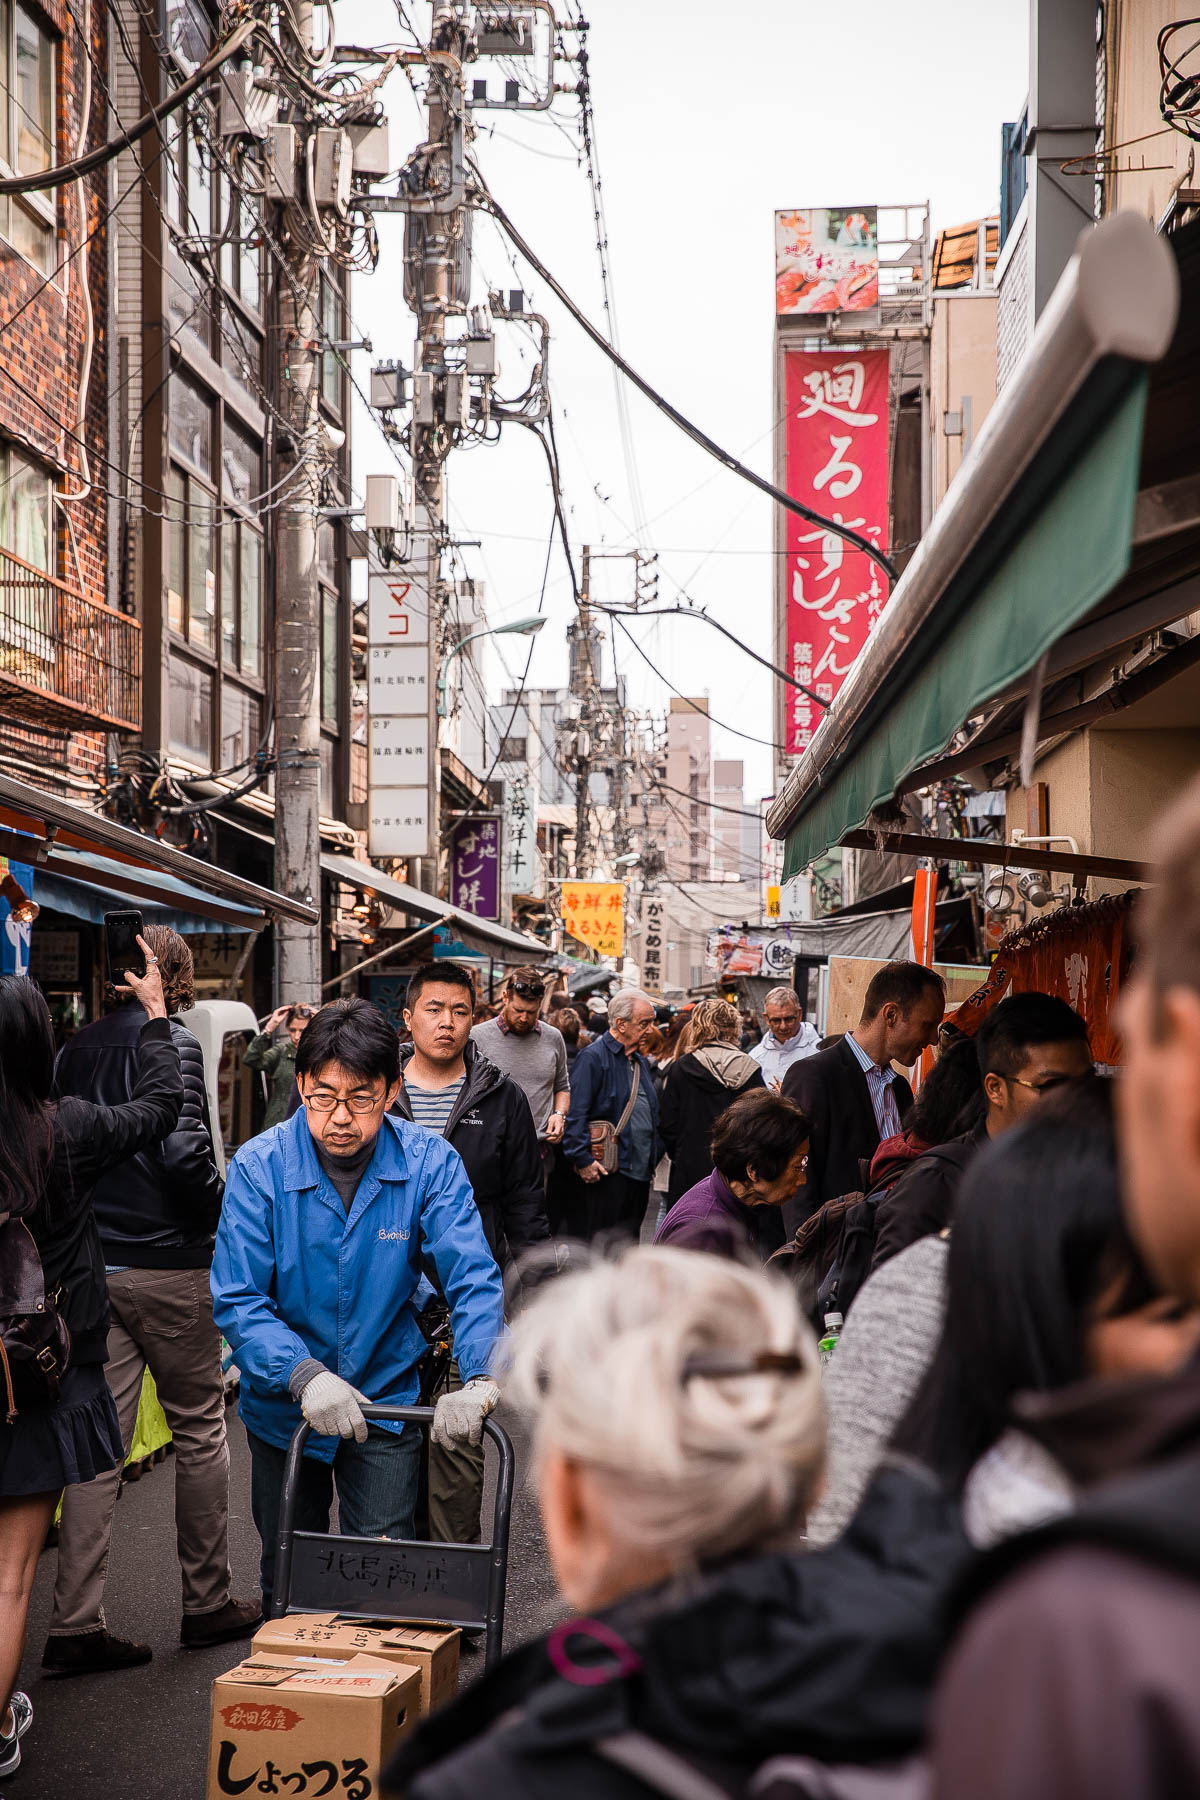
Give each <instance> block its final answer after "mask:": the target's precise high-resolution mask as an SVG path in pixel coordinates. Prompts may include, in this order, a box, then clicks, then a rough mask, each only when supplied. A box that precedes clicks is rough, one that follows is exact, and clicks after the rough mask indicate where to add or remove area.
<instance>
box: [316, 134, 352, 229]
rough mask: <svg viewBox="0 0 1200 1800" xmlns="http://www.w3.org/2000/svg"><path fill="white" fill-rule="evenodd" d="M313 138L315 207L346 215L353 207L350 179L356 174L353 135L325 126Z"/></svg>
mask: <svg viewBox="0 0 1200 1800" xmlns="http://www.w3.org/2000/svg"><path fill="white" fill-rule="evenodd" d="M313 135H314V138H315V140H316V141H315V144H314V147H313V164H312V169H313V175H312V201H313V205H314V206H318V207H321V206H323V207H326V208H332V209H333V210H334V211H336V212H339V213H345V212H346V211H347V210H348V209H349V206H350V177H351V175H352V174H353V173H354V151H353V146H352V145H351V142H350V133H349V132H348V131H341V130H339V129H338V127H337V126H334V125H321V126H318V128H317V130H316V132H315V133H314V134H313Z"/></svg>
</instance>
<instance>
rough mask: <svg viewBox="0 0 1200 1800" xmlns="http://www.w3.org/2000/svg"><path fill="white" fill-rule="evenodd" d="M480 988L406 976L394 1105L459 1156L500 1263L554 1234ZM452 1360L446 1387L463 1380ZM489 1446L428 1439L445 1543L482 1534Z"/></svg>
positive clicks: (524, 1120) (529, 1136)
mask: <svg viewBox="0 0 1200 1800" xmlns="http://www.w3.org/2000/svg"><path fill="white" fill-rule="evenodd" d="M474 1004H475V989H474V985H473V983H472V981H471V977H470V976H469V975H468V973H467V971H466V970H465V969H463V968H461V967H459V965H458V964H457V963H452V962H449V961H446V962H443V963H427V964H426V965H425V967H424V968H421V969H418V970H417V971H416V973H415V974H414V975H413V977H412V979H411V980H410V982H409V984H408V995H407V999H406V1002H405V1009H404V1023H405V1024H406V1025H407V1026H408V1029H409V1030H410V1031H411V1033H412V1043H411V1044H406V1045H404V1046H403V1047H402V1049H401V1052H400V1072H401V1076H402V1086H401V1089H400V1094H399V1097H398V1099H397V1101H396V1104H395V1107H394V1109H393V1110H394V1111H396V1112H399V1113H401V1114H402V1115H403V1116H404V1117H405V1118H406V1119H411V1120H412V1121H413V1123H414V1124H415V1125H423V1126H424V1127H425V1128H426V1130H428V1131H435V1132H437V1134H438V1135H439V1136H440V1137H444V1138H445V1139H446V1142H447V1143H448V1144H450V1145H451V1146H452V1147H453V1148H454V1149H455V1150H457V1151H458V1154H459V1155H460V1156H461V1158H462V1160H463V1164H464V1166H465V1168H466V1171H467V1178H468V1180H469V1181H470V1183H471V1187H472V1189H473V1190H474V1194H475V1204H476V1206H477V1207H478V1209H479V1216H480V1218H481V1220H482V1221H483V1229H484V1232H485V1234H486V1236H487V1241H488V1243H489V1245H490V1246H491V1251H492V1255H493V1256H494V1257H495V1258H496V1261H497V1262H498V1263H499V1264H500V1265H501V1267H504V1266H505V1265H506V1264H508V1263H510V1262H513V1261H516V1260H519V1258H520V1256H521V1254H522V1252H523V1251H525V1250H528V1249H529V1248H530V1247H531V1246H532V1245H534V1244H538V1243H541V1242H543V1240H546V1239H548V1238H549V1236H550V1226H549V1224H548V1223H547V1220H546V1200H545V1188H544V1185H543V1181H542V1158H541V1153H540V1151H539V1149H538V1140H537V1132H536V1130H535V1129H534V1123H533V1114H532V1112H531V1111H530V1108H529V1101H528V1100H527V1099H526V1097H525V1093H524V1090H523V1089H521V1088H519V1087H518V1086H517V1084H516V1082H515V1081H513V1080H512V1078H511V1077H510V1076H508V1075H505V1074H504V1073H503V1071H502V1070H500V1069H498V1068H497V1067H496V1065H495V1064H494V1063H492V1062H489V1061H488V1059H487V1057H486V1056H484V1055H483V1054H482V1052H481V1051H480V1050H479V1048H478V1046H477V1045H476V1044H475V1043H473V1042H472V1039H471V1021H472V1016H473V1011H474ZM458 1380H459V1377H458V1368H457V1365H456V1364H452V1365H451V1369H450V1374H449V1377H448V1384H447V1385H448V1387H449V1388H454V1387H456V1386H457V1385H458ZM482 1498H483V1450H482V1447H481V1446H479V1445H472V1444H470V1443H465V1442H463V1443H456V1444H454V1445H453V1446H452V1447H450V1448H447V1447H444V1446H442V1445H440V1444H431V1446H430V1453H429V1519H430V1526H431V1529H432V1533H433V1536H434V1537H435V1538H436V1539H439V1540H440V1541H442V1542H444V1543H454V1544H474V1543H477V1542H478V1541H479V1507H480V1502H481V1500H482Z"/></svg>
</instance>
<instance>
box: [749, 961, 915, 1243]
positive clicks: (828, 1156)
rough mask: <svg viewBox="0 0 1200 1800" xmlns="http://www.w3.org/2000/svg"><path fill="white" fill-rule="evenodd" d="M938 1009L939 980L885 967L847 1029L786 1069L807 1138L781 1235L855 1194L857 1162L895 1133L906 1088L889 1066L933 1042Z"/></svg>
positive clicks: (900, 965)
mask: <svg viewBox="0 0 1200 1800" xmlns="http://www.w3.org/2000/svg"><path fill="white" fill-rule="evenodd" d="M945 1010H946V989H945V986H944V984H943V982H942V978H941V976H940V975H936V974H935V973H934V972H933V970H932V969H926V968H923V967H922V966H921V964H920V963H912V962H894V963H889V964H888V965H887V967H886V968H884V969H880V971H879V973H878V974H877V975H876V976H875V977H874V978H873V979H872V981H871V985H870V986H869V987H868V989H867V995H866V999H865V1000H864V1002H863V1010H862V1017H861V1019H860V1020H859V1021H858V1024H857V1025H856V1026H855V1027H854V1030H853V1031H852V1032H847V1033H846V1036H845V1037H844V1038H843V1039H842V1040H841V1042H840V1043H838V1044H833V1045H831V1046H830V1048H829V1049H828V1050H819V1051H818V1052H817V1054H816V1055H815V1056H808V1057H805V1058H804V1060H803V1061H801V1062H797V1063H793V1064H792V1066H791V1068H790V1069H789V1070H788V1072H787V1074H786V1075H785V1076H784V1078H783V1088H782V1092H783V1094H784V1095H785V1096H786V1097H787V1099H789V1100H794V1101H795V1102H796V1105H797V1106H799V1107H801V1108H802V1109H803V1110H804V1112H806V1113H807V1114H808V1117H809V1118H810V1120H811V1121H812V1135H811V1138H810V1140H809V1148H808V1183H807V1185H806V1187H805V1188H804V1189H803V1191H802V1192H801V1193H800V1194H799V1195H798V1196H797V1198H796V1199H795V1200H792V1201H789V1202H788V1204H787V1206H785V1208H784V1226H785V1229H786V1230H787V1231H788V1233H789V1235H790V1234H791V1233H792V1232H794V1231H795V1229H796V1227H797V1226H798V1225H799V1224H800V1223H801V1222H802V1221H803V1220H804V1219H806V1218H807V1217H808V1216H809V1215H810V1214H811V1213H814V1212H816V1210H817V1208H818V1207H819V1206H823V1205H824V1203H825V1201H826V1200H834V1199H836V1198H837V1196H838V1195H839V1194H849V1193H853V1192H854V1191H855V1189H857V1188H860V1187H861V1186H862V1171H861V1168H860V1164H861V1163H862V1162H863V1161H864V1160H869V1159H870V1158H871V1157H872V1156H873V1155H874V1154H875V1150H876V1148H877V1146H878V1144H879V1143H880V1140H881V1139H883V1138H887V1137H894V1136H895V1135H896V1134H897V1133H898V1132H899V1131H900V1130H901V1128H902V1127H901V1120H902V1119H903V1117H904V1114H905V1113H906V1112H907V1111H908V1109H909V1107H910V1106H911V1105H912V1089H911V1088H910V1087H909V1085H908V1083H907V1081H906V1080H905V1079H904V1077H903V1075H897V1074H896V1072H895V1069H894V1068H893V1066H892V1065H893V1063H902V1064H903V1065H904V1066H905V1067H908V1066H909V1065H910V1064H911V1063H914V1062H916V1060H917V1058H918V1057H919V1056H920V1054H921V1052H922V1051H923V1050H926V1049H928V1048H930V1047H931V1046H932V1045H933V1044H935V1043H936V1042H937V1034H938V1027H939V1026H940V1024H941V1022H942V1017H943V1014H944V1013H945Z"/></svg>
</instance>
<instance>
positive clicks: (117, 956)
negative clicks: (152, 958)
mask: <svg viewBox="0 0 1200 1800" xmlns="http://www.w3.org/2000/svg"><path fill="white" fill-rule="evenodd" d="M144 930H145V925H144V924H143V922H142V915H141V913H140V912H107V913H105V915H104V948H105V953H106V955H107V957H108V979H109V980H110V981H111V982H112V984H113V986H114V987H123V986H124V983H125V971H126V969H132V970H133V973H134V974H135V975H144V974H145V973H146V957H145V953H144V951H143V950H142V947H141V945H140V944H139V943H138V941H137V940H138V937H139V935H140V934H141V933H142V932H144Z"/></svg>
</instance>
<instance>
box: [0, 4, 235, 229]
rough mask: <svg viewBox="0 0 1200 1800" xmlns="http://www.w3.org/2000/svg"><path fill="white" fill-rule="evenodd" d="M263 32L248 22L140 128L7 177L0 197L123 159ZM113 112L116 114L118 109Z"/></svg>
mask: <svg viewBox="0 0 1200 1800" xmlns="http://www.w3.org/2000/svg"><path fill="white" fill-rule="evenodd" d="M261 29H262V27H261V25H260V23H259V21H258V20H257V19H247V20H245V21H244V22H243V23H242V24H241V25H239V26H238V27H237V30H236V31H235V32H234V33H233V35H232V36H231V37H229V38H227V39H226V41H225V43H224V44H222V45H220V47H219V48H218V49H216V50H214V51H213V53H212V55H211V56H210V57H209V58H208V60H207V61H206V62H204V63H202V64H201V65H200V67H199V68H198V69H197V70H196V71H195V72H194V74H192V75H189V76H188V78H187V80H186V81H184V82H182V83H181V84H180V86H179V87H177V88H175V89H174V90H173V92H171V93H170V94H168V95H167V97H166V98H165V99H164V100H160V101H159V102H158V104H157V105H156V106H154V107H152V108H151V109H150V111H149V112H148V113H146V114H145V115H144V116H143V117H142V118H140V119H139V120H138V122H137V124H136V125H131V126H130V127H129V129H128V131H123V132H122V133H121V134H120V136H119V137H116V138H113V139H112V140H111V141H110V142H109V143H107V144H101V145H100V146H99V148H98V149H95V150H89V151H88V153H87V155H86V156H79V157H76V159H75V160H74V162H69V163H59V164H58V165H57V166H56V167H55V168H53V169H43V170H42V172H41V173H40V174H39V175H10V176H6V177H5V178H4V179H3V180H0V194H38V193H41V192H43V191H44V190H45V189H47V188H53V187H63V186H65V185H66V184H67V182H69V181H78V180H79V179H80V177H81V176H84V175H90V174H91V173H92V171H93V170H94V169H99V168H102V167H103V165H104V164H105V163H106V162H111V161H112V160H113V158H114V157H116V156H120V154H121V152H122V150H128V149H129V148H130V146H131V145H133V144H136V143H137V141H138V139H139V138H143V137H145V135H146V133H147V132H148V131H153V129H154V127H155V126H156V125H158V124H159V123H161V121H162V120H163V119H165V118H166V117H167V115H168V114H169V113H172V112H174V111H175V109H176V107H179V106H182V105H183V104H184V102H185V101H186V100H188V99H190V97H191V96H192V95H193V94H194V93H195V92H196V90H197V88H200V87H203V85H204V83H205V82H206V81H207V80H208V78H209V76H210V75H212V74H214V73H215V72H216V70H217V69H219V68H220V67H221V64H222V63H225V62H228V61H229V58H230V57H231V56H236V55H237V53H238V51H239V50H240V49H241V48H242V46H243V44H245V43H246V42H247V40H248V39H249V38H251V37H253V35H254V33H255V32H256V31H260V30H261ZM113 110H114V112H115V110H116V109H115V108H114V109H113Z"/></svg>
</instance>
